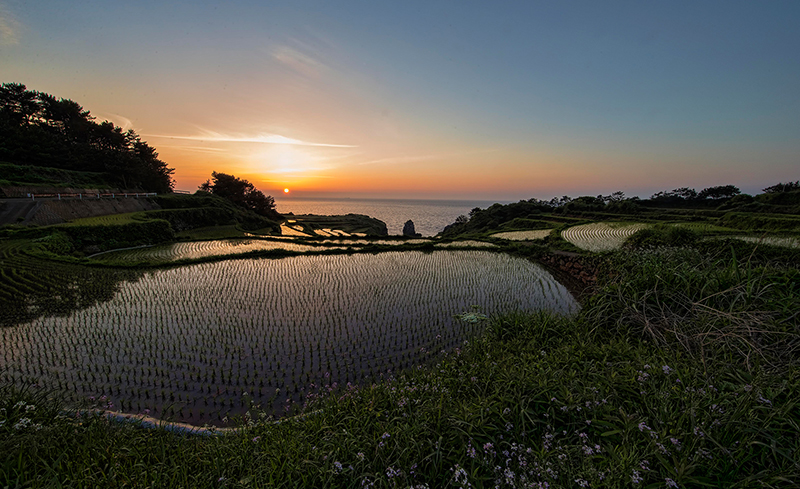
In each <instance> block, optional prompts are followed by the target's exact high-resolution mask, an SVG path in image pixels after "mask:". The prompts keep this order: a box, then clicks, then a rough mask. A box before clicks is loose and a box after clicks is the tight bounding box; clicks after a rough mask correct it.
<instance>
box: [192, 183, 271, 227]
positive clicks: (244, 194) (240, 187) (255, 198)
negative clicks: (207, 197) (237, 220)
mask: <svg viewBox="0 0 800 489" xmlns="http://www.w3.org/2000/svg"><path fill="white" fill-rule="evenodd" d="M198 188H199V189H200V190H202V191H204V192H211V193H212V194H214V195H217V196H219V197H223V198H226V199H228V200H230V201H231V202H233V203H234V204H236V205H238V206H240V207H244V208H246V209H250V210H251V211H254V212H255V213H257V214H260V215H262V216H267V217H272V218H277V217H280V216H279V215H278V213H277V212H276V211H275V199H273V198H272V197H271V196H269V195H264V193H263V192H261V191H260V190H258V189H257V188H256V187H255V185H253V184H252V183H250V182H248V181H247V180H243V179H241V178H237V177H235V176H233V175H228V174H227V173H217V172H211V180H206V181H205V183H203V184H202V185H200V186H199V187H198Z"/></svg>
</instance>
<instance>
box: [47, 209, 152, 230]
mask: <svg viewBox="0 0 800 489" xmlns="http://www.w3.org/2000/svg"><path fill="white" fill-rule="evenodd" d="M145 215H146V214H145V213H144V212H126V213H124V214H107V215H104V216H95V217H83V218H81V219H75V220H72V221H70V222H67V223H64V224H57V225H56V226H63V227H72V226H116V225H119V224H129V223H133V222H142V221H143V220H146V218H145V217H144V216H145Z"/></svg>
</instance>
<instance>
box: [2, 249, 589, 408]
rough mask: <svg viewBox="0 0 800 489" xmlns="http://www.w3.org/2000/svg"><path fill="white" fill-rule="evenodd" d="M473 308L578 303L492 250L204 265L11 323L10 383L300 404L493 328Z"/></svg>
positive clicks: (180, 399) (119, 396)
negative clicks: (314, 390) (316, 388)
mask: <svg viewBox="0 0 800 489" xmlns="http://www.w3.org/2000/svg"><path fill="white" fill-rule="evenodd" d="M279 244H280V243H279ZM475 304H477V305H479V306H480V307H481V308H482V311H484V312H485V313H486V314H487V315H494V314H498V313H500V312H503V311H509V310H526V311H534V310H541V309H546V310H551V311H554V312H557V313H560V314H569V313H572V312H574V311H575V310H576V309H577V304H576V302H575V301H574V299H573V298H572V297H571V295H570V294H569V293H568V292H567V291H566V289H564V287H563V286H561V285H560V284H558V283H557V282H556V281H555V280H554V279H553V277H552V276H550V275H549V273H547V272H546V271H544V269H542V268H541V267H539V266H538V265H536V264H534V263H532V262H529V261H526V260H523V259H520V258H515V257H511V256H508V255H504V254H497V253H490V252H484V251H437V252H434V253H422V252H387V253H381V254H378V255H372V254H355V255H324V256H298V257H290V258H284V259H278V260H265V259H245V260H235V261H227V262H217V263H204V264H198V265H191V266H185V267H180V268H174V269H169V270H159V271H154V272H148V273H146V274H144V275H143V276H142V277H141V278H140V279H139V280H138V281H136V282H126V283H124V284H122V286H121V287H120V289H119V291H118V292H117V293H116V295H114V297H113V298H112V299H111V300H109V301H106V302H102V303H99V304H97V305H95V306H93V307H89V308H85V309H82V310H78V311H75V312H73V313H72V314H70V315H68V316H65V317H53V316H48V317H40V318H38V319H35V320H33V321H31V322H28V323H25V324H21V325H19V326H17V327H15V328H11V329H3V330H0V358H3V359H4V364H5V365H6V367H7V368H6V370H4V371H3V372H2V373H0V380H2V381H8V382H11V383H15V384H20V383H24V382H34V383H37V384H39V385H43V386H47V387H49V388H53V389H55V390H58V391H61V392H65V393H68V395H71V396H73V397H76V398H77V397H86V396H95V397H97V396H99V395H102V394H111V393H113V395H114V399H115V401H116V402H117V403H118V405H119V403H122V405H123V406H136V407H137V409H148V410H150V412H151V413H153V414H155V415H162V416H163V415H167V416H173V417H175V418H176V419H179V420H182V421H189V422H194V423H203V422H211V421H213V415H214V414H215V413H222V414H226V413H229V412H230V413H233V414H241V413H242V412H243V411H242V405H243V404H242V393H243V392H251V393H253V399H254V400H255V401H257V402H259V403H263V404H264V405H265V406H266V407H267V409H268V410H270V412H272V413H274V414H278V413H284V412H291V411H293V410H294V409H296V406H300V405H302V403H303V402H304V401H305V397H306V395H305V391H304V389H305V388H306V387H307V386H308V385H310V384H312V383H314V384H317V385H320V384H325V385H344V384H346V383H348V382H349V383H357V382H359V381H361V380H363V379H366V378H374V377H378V376H379V375H380V374H381V373H385V372H387V371H390V370H391V371H399V370H403V369H407V368H409V367H412V366H414V365H420V364H425V363H429V362H430V361H432V360H433V359H434V358H436V356H437V355H439V354H440V353H441V352H442V351H449V350H451V349H453V348H454V347H456V346H457V345H459V344H461V343H462V342H463V341H464V340H465V339H468V338H471V337H473V336H474V335H476V334H478V333H479V332H480V331H481V329H482V326H481V325H480V324H477V323H475V324H474V323H469V322H464V321H458V320H457V319H455V318H454V315H455V314H457V313H461V312H463V311H465V310H468V309H470V307H471V306H472V305H475ZM276 389H280V391H281V395H280V396H276V397H275V398H273V397H272V394H273V393H274V392H275V391H276ZM209 392H211V393H213V394H214V395H213V396H212V397H211V398H210V399H209V398H208V397H207V396H206V395H205V394H206V393H209ZM201 407H202V408H203V411H201V410H200V408H201Z"/></svg>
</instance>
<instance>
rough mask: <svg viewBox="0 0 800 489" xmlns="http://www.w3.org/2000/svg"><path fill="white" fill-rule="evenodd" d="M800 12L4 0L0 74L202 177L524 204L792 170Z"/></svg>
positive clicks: (737, 181)
mask: <svg viewBox="0 0 800 489" xmlns="http://www.w3.org/2000/svg"><path fill="white" fill-rule="evenodd" d="M798 25H800V3H799V2H777V1H771V2H758V3H757V2H732V1H725V2H722V1H720V2H698V1H695V2H577V1H576V2H374V1H372V2H366V1H365V2H352V1H341V2H333V1H327V2H304V1H296V2H224V3H223V2H219V3H214V2H147V1H145V2H126V3H123V2H93V1H85V2H84V1H82V2H62V1H36V0H27V1H24V2H23V1H12V0H7V1H3V0H0V73H3V76H2V77H1V78H0V81H2V82H12V81H13V82H21V83H25V84H26V85H27V86H28V87H29V88H31V89H35V90H40V91H45V92H48V93H52V94H54V95H56V96H59V97H64V98H71V99H73V100H75V101H77V102H79V103H81V104H82V105H83V106H84V107H85V108H86V109H88V110H90V111H91V112H92V114H94V115H95V116H97V117H98V118H99V119H102V118H107V119H109V120H112V121H113V122H115V123H117V124H120V125H125V126H129V127H132V128H134V129H135V130H136V131H137V132H138V133H139V134H141V135H143V138H144V139H145V140H147V141H148V143H150V144H151V145H153V146H155V147H156V148H157V149H158V150H159V152H160V154H161V157H162V159H164V160H165V161H167V163H168V164H170V165H171V166H174V167H175V168H176V175H175V176H176V178H177V181H178V188H186V189H192V188H194V187H196V185H197V184H199V183H200V182H202V181H203V180H205V179H206V178H208V175H209V174H210V173H211V171H212V170H216V171H228V172H231V173H235V174H237V175H242V176H245V177H247V178H249V179H250V180H251V181H253V182H254V183H256V185H257V186H259V188H263V189H265V190H266V191H268V192H276V191H277V190H280V189H282V188H284V187H291V188H292V190H293V193H295V194H296V195H312V194H340V195H352V196H396V197H429V198H485V199H498V200H514V199H518V198H529V197H539V198H549V197H551V196H553V195H564V194H568V195H573V196H576V195H583V194H591V195H596V194H600V193H603V194H607V193H610V192H613V191H615V190H623V191H625V192H626V193H627V194H629V195H643V196H646V195H649V194H651V193H653V192H655V191H658V190H668V189H672V188H675V187H683V186H689V187H696V188H698V189H700V188H703V187H705V186H711V185H722V184H729V183H730V184H734V185H738V186H740V187H741V188H742V189H743V190H744V191H747V192H751V193H752V192H757V191H759V190H760V189H761V188H762V187H764V186H767V185H771V184H773V183H777V182H778V181H787V180H797V179H798V178H800V176H798V173H800V172H798V168H799V167H800V164H798V163H800V162H799V161H798V160H799V158H798V156H799V155H800V95H798V94H800V90H798V89H799V88H800V50H798V49H797V47H798V46H800V29H798V28H797V26H798Z"/></svg>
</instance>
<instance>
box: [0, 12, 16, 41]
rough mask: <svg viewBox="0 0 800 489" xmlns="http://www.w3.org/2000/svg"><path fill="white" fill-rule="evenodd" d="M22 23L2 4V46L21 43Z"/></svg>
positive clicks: (0, 21)
mask: <svg viewBox="0 0 800 489" xmlns="http://www.w3.org/2000/svg"><path fill="white" fill-rule="evenodd" d="M20 30H21V26H20V23H19V22H17V19H15V18H14V17H13V16H12V15H11V14H10V13H9V12H8V10H6V9H5V7H4V6H3V5H0V46H13V45H15V44H19V33H20Z"/></svg>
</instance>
